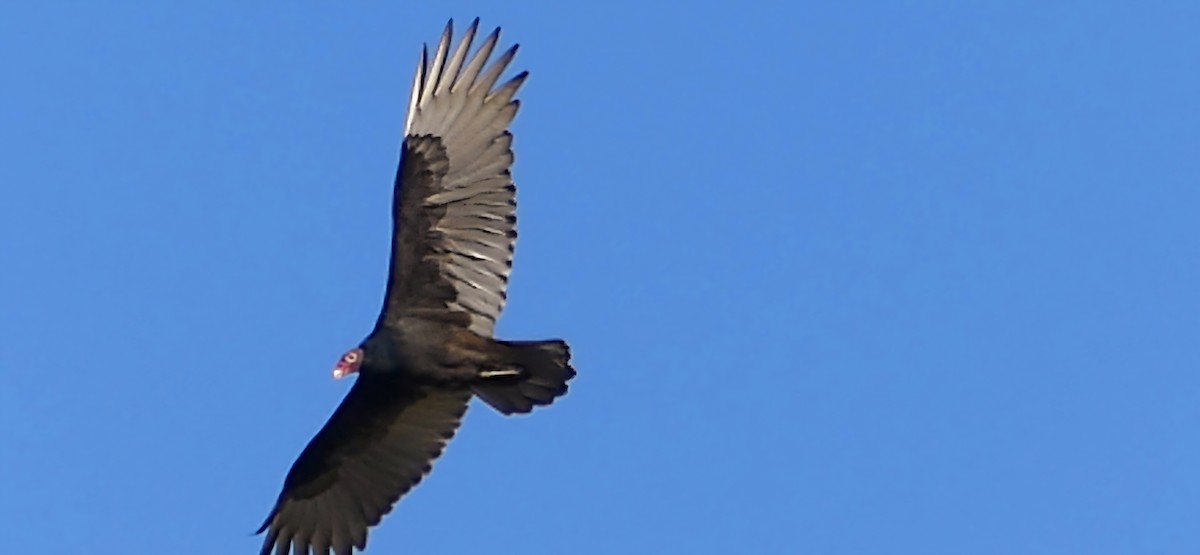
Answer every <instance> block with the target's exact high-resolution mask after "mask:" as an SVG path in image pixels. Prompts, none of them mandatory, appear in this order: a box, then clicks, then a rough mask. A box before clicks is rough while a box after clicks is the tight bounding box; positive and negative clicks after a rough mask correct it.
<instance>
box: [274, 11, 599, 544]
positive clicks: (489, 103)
mask: <svg viewBox="0 0 1200 555" xmlns="http://www.w3.org/2000/svg"><path fill="white" fill-rule="evenodd" d="M478 24H479V20H478V19H476V20H475V22H474V23H473V24H472V25H471V27H470V28H469V29H468V30H467V32H466V35H465V36H464V38H463V39H462V41H461V42H460V43H459V44H458V46H457V48H456V49H455V50H454V52H453V53H451V52H450V47H451V35H452V25H451V24H447V25H446V30H445V32H444V33H443V34H442V39H441V41H440V42H439V44H438V47H437V50H436V52H434V55H433V58H432V60H430V58H429V55H428V52H427V51H423V52H422V55H421V59H420V63H419V65H418V67H417V74H416V78H415V79H414V83H413V91H412V97H411V100H410V101H409V107H408V116H407V118H406V119H405V132H404V135H405V138H404V144H403V147H402V148H401V155H400V167H399V169H398V170H397V173H396V184H395V192H394V201H393V206H392V218H393V224H394V225H393V235H392V253H391V265H390V271H389V277H388V282H387V293H386V298H385V299H384V304H383V309H382V311H381V312H380V315H379V319H378V320H377V321H376V324H375V328H374V329H373V330H372V332H371V333H370V334H369V335H368V336H367V337H366V339H364V340H363V341H362V343H361V344H359V346H358V347H356V348H354V349H351V350H350V351H349V352H347V353H346V355H345V356H343V357H342V359H341V360H340V361H339V362H338V364H337V366H336V368H335V370H334V376H335V377H342V376H345V375H348V374H352V373H357V374H359V377H358V378H357V381H356V382H355V384H354V386H353V387H351V389H350V393H349V394H347V395H346V398H345V399H344V400H343V401H342V403H341V405H340V406H338V408H337V410H336V411H335V412H334V413H333V416H332V417H330V419H329V421H328V422H327V423H326V424H325V426H324V427H323V428H321V431H320V432H318V433H317V435H316V437H314V438H313V439H312V441H311V442H309V444H308V446H307V447H305V448H304V451H303V452H302V453H301V454H300V457H299V458H298V459H297V460H296V462H295V464H294V465H292V469H291V470H290V471H289V472H288V475H287V478H286V479H285V480H284V484H283V491H282V492H281V493H280V494H279V499H278V501H277V502H276V503H275V507H274V508H273V509H272V510H271V513H270V515H269V516H268V517H267V519H266V522H264V523H263V525H262V528H260V529H259V532H260V533H262V532H266V539H265V540H264V542H263V548H262V553H263V554H264V555H265V554H267V553H270V552H272V550H273V551H274V552H275V553H276V554H284V553H287V552H288V551H289V550H292V551H293V552H294V553H309V552H310V551H311V552H312V553H316V554H327V553H329V552H330V551H331V550H332V551H333V552H334V553H337V554H339V555H341V554H348V553H350V552H351V550H352V547H357V548H358V549H359V550H362V549H365V548H366V542H367V529H368V528H369V527H370V526H373V525H375V524H378V523H379V520H380V519H381V518H382V517H383V515H385V514H387V513H388V512H389V511H391V509H392V507H393V506H394V505H395V503H396V501H397V500H399V499H400V497H401V496H403V495H404V494H405V493H406V492H408V491H409V490H410V489H412V487H413V486H415V485H416V484H417V483H418V482H420V481H421V479H422V478H423V477H424V476H425V475H426V474H427V473H428V472H429V470H430V465H431V464H432V463H433V461H434V460H435V459H437V457H438V456H440V455H441V453H442V450H443V449H444V448H445V446H446V443H447V442H448V441H449V440H450V438H452V437H453V436H454V433H455V432H456V431H457V430H458V426H459V423H460V422H461V420H462V416H463V414H464V413H465V412H466V409H467V403H468V401H469V400H470V398H471V396H472V395H473V394H474V395H478V396H479V397H480V398H481V399H482V400H483V401H484V402H486V403H488V404H489V405H491V406H492V407H493V408H495V409H496V410H498V411H500V412H501V413H503V414H514V413H525V412H529V411H530V410H532V409H533V407H535V406H541V405H548V404H550V403H551V402H553V401H554V399H555V398H557V397H559V396H561V395H563V394H564V393H566V391H567V381H568V380H570V379H571V378H572V377H574V375H575V370H574V369H573V368H572V367H571V365H570V362H569V361H570V351H569V349H568V347H567V344H566V343H565V342H563V341H560V340H550V341H501V340H497V339H494V338H493V337H492V329H493V327H494V326H495V322H496V318H498V317H499V315H500V311H501V310H502V309H503V307H504V301H505V295H506V293H505V291H506V288H507V284H508V276H509V273H510V272H511V269H512V255H513V247H514V244H515V242H516V236H517V233H516V200H515V192H516V188H515V187H514V185H513V180H512V176H511V174H510V168H511V166H512V162H513V154H512V134H511V133H509V131H508V126H509V124H510V123H511V122H512V120H513V117H514V116H515V115H516V112H517V106H518V103H517V101H516V100H514V99H513V97H514V95H515V94H516V92H517V89H518V88H520V86H521V84H522V83H523V82H524V81H525V77H526V75H527V74H526V73H524V72H522V73H520V74H518V75H517V76H516V77H513V78H512V79H510V80H508V81H506V82H504V83H503V84H502V85H500V86H498V87H497V86H496V83H497V82H498V79H499V77H500V74H501V73H502V72H503V71H504V70H505V68H507V67H508V64H509V63H510V62H511V61H512V58H513V55H514V54H515V53H516V50H517V47H516V46H513V47H512V48H510V49H508V50H507V51H505V52H503V53H502V54H500V56H499V57H498V58H497V59H496V60H495V61H494V62H493V63H492V64H491V65H490V66H487V67H486V69H485V65H486V62H487V60H488V58H489V57H490V56H491V54H492V51H493V50H494V49H495V46H496V42H497V41H498V39H499V34H500V30H499V29H496V30H495V31H493V32H492V33H491V34H490V35H488V36H487V37H486V38H485V39H484V41H483V44H482V45H481V46H480V47H479V50H478V51H477V52H476V53H475V54H474V55H473V56H471V57H469V58H468V53H469V52H468V51H469V50H470V46H471V43H472V41H473V40H474V37H475V33H476V30H477V29H478Z"/></svg>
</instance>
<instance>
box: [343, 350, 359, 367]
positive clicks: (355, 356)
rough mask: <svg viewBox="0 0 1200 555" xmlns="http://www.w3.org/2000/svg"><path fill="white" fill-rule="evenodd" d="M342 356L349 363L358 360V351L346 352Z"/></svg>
mask: <svg viewBox="0 0 1200 555" xmlns="http://www.w3.org/2000/svg"><path fill="white" fill-rule="evenodd" d="M344 358H345V359H346V362H349V363H351V364H353V363H355V362H358V351H353V352H349V353H346V356H345V357H344Z"/></svg>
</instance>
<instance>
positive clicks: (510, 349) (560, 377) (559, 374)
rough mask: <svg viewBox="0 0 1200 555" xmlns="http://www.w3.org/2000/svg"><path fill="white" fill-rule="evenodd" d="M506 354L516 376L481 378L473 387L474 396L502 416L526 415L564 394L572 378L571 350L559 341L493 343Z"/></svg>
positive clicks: (507, 361)
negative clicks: (536, 407)
mask: <svg viewBox="0 0 1200 555" xmlns="http://www.w3.org/2000/svg"><path fill="white" fill-rule="evenodd" d="M496 344H497V345H498V346H500V347H501V348H502V349H503V351H505V354H506V356H505V357H504V358H505V359H506V363H507V364H509V365H511V366H512V367H514V368H515V369H517V370H519V371H518V372H516V373H515V374H511V375H501V376H496V377H488V378H482V379H480V381H479V382H477V383H475V384H474V385H472V387H471V389H473V390H474V391H475V394H476V395H478V396H479V398H480V399H483V400H484V402H486V403H487V404H489V405H491V406H492V408H494V409H496V410H497V411H500V412H501V413H503V414H516V413H526V412H529V411H531V410H533V407H535V406H544V405H549V404H550V403H552V402H554V399H556V398H558V397H561V396H562V395H563V394H565V393H566V392H567V381H568V380H570V379H571V378H573V377H575V369H574V368H571V364H570V360H571V349H570V347H568V346H567V343H566V342H565V341H562V340H558V339H555V340H551V341H496Z"/></svg>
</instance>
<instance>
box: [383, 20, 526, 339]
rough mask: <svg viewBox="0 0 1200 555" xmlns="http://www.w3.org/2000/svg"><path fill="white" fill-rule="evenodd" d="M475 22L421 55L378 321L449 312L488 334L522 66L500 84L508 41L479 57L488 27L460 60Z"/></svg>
mask: <svg viewBox="0 0 1200 555" xmlns="http://www.w3.org/2000/svg"><path fill="white" fill-rule="evenodd" d="M478 26H479V20H478V19H476V20H475V22H474V23H472V24H471V27H470V28H469V29H467V32H466V35H465V36H464V37H463V39H462V41H460V42H459V43H458V46H457V47H456V48H455V50H454V52H453V53H451V52H450V47H451V35H452V25H451V24H447V25H446V30H445V32H444V33H442V40H441V42H440V43H439V44H438V47H437V50H436V51H435V52H434V55H433V59H432V60H430V58H429V53H428V51H427V50H423V51H422V53H421V59H420V63H419V65H418V66H417V73H416V78H415V79H414V81H413V90H412V97H411V99H410V100H409V106H408V116H407V118H406V120H405V125H404V135H405V138H404V145H403V147H402V150H401V155H400V168H399V170H398V171H397V172H396V186H395V193H394V197H393V207H392V218H393V226H394V227H393V235H392V259H391V268H390V272H389V276H388V285H387V296H386V299H385V300H384V305H383V311H382V313H381V314H380V316H379V322H378V323H377V325H378V324H383V323H388V322H394V321H395V320H397V319H398V318H399V317H400V316H401V315H403V314H405V313H406V312H410V311H413V310H422V309H434V310H447V309H448V310H450V311H452V312H455V313H461V314H462V315H463V320H464V323H465V324H466V325H467V326H468V327H469V328H470V329H471V330H472V331H474V332H476V333H478V334H480V335H484V336H490V335H491V334H492V328H493V327H494V325H495V322H496V318H498V317H499V316H500V310H501V309H502V308H503V307H504V301H505V297H506V289H507V287H508V276H509V273H510V272H511V271H512V256H513V247H514V245H515V243H516V237H517V231H516V222H517V220H516V207H517V205H516V196H515V193H516V187H515V186H514V185H513V180H512V174H511V173H510V168H511V167H512V163H513V152H512V133H510V132H509V131H508V126H509V124H510V123H512V120H513V118H514V117H515V116H516V113H517V107H518V102H517V101H516V100H514V99H513V96H514V95H515V94H516V92H517V89H518V88H519V87H520V86H521V84H522V83H524V81H525V77H526V76H527V73H526V72H522V73H520V74H518V75H517V76H516V77H513V78H512V79H510V80H509V81H506V82H505V83H504V84H503V85H500V86H499V87H497V86H496V83H497V81H498V80H499V78H500V74H501V73H503V72H504V70H505V68H507V67H508V64H509V63H510V62H511V61H512V59H513V56H514V55H515V54H516V51H517V46H516V45H514V46H513V47H512V48H510V49H508V50H507V51H505V52H504V53H503V54H501V55H500V56H499V57H498V58H497V59H496V60H495V61H494V62H493V63H492V64H491V65H490V66H488V67H487V68H486V69H485V67H484V66H485V64H486V62H487V60H488V58H489V57H491V54H492V51H493V50H494V49H495V47H496V42H497V41H498V40H499V38H500V29H499V28H497V29H496V30H495V31H493V32H492V33H491V34H490V35H488V36H487V38H485V39H484V41H483V44H482V45H481V46H480V47H479V50H478V51H477V52H475V54H474V55H473V56H472V57H470V59H468V57H467V54H468V51H469V50H470V48H471V42H472V41H473V39H474V37H475V32H476V30H477V28H478Z"/></svg>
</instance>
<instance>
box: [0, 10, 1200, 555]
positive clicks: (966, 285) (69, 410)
mask: <svg viewBox="0 0 1200 555" xmlns="http://www.w3.org/2000/svg"><path fill="white" fill-rule="evenodd" d="M106 4H107V3H103V2H95V3H88V4H84V3H43V4H36V5H35V4H29V3H24V5H23V6H21V7H16V6H13V5H6V6H5V7H3V8H0V76H2V79H3V86H2V91H3V97H2V98H3V102H0V149H2V150H0V152H2V156H3V160H4V161H3V163H2V164H0V187H2V190H3V193H2V195H0V264H3V271H0V361H2V362H0V365H2V367H3V385H2V386H0V422H2V424H0V446H2V447H0V476H3V477H4V478H3V486H2V488H3V494H0V522H3V523H4V526H3V528H4V530H5V534H4V549H5V551H7V552H12V553H30V552H38V553H71V552H76V551H87V552H92V553H135V552H136V553H174V554H189V555H190V554H196V555H209V554H214V553H252V552H254V551H255V550H256V549H257V548H258V545H259V542H260V538H257V537H251V536H250V535H249V532H251V531H252V530H253V529H255V528H256V527H257V526H258V524H259V523H260V522H261V520H262V518H263V517H265V516H266V513H267V511H268V509H269V508H270V506H271V503H272V502H273V500H274V498H275V496H276V494H277V493H278V491H279V487H280V485H281V482H282V479H283V476H284V474H285V472H286V471H287V469H288V467H289V465H291V463H292V461H293V460H294V458H295V456H296V455H297V454H298V453H299V451H300V449H301V448H302V447H303V446H304V444H305V443H306V442H307V441H308V440H309V438H310V437H312V435H313V434H314V433H315V432H316V430H317V429H318V428H319V427H320V426H321V424H322V423H324V421H325V419H326V418H327V417H328V415H329V414H330V412H331V411H332V410H333V408H334V407H335V406H336V404H337V403H338V401H339V400H340V399H341V397H342V395H343V394H344V393H345V391H346V389H347V388H348V387H349V386H350V383H348V382H333V381H331V380H330V377H329V372H330V369H331V367H332V364H333V362H334V361H335V359H336V358H337V357H338V356H339V355H340V354H341V353H342V352H343V351H344V350H345V349H346V348H347V347H349V346H352V345H354V344H356V343H357V341H359V340H360V339H361V337H362V336H363V335H364V334H365V333H366V332H368V331H369V328H370V326H371V325H372V324H373V322H374V319H375V315H376V314H377V311H378V308H379V305H380V301H381V296H382V291H383V286H384V277H385V265H386V263H387V255H386V250H387V245H388V241H389V237H388V232H389V226H390V223H389V202H390V195H391V189H390V187H391V179H392V175H393V171H394V165H395V163H396V152H397V146H398V141H399V132H400V126H401V124H402V122H403V116H404V109H405V107H406V101H407V100H406V99H407V95H408V87H409V84H410V80H411V78H412V67H413V64H414V62H415V60H416V58H417V52H418V49H419V47H420V45H421V43H423V42H426V41H433V40H435V39H436V38H437V36H438V34H439V32H440V31H441V28H442V25H443V24H444V23H445V20H446V18H448V17H451V16H453V17H455V18H456V19H457V20H458V21H459V22H460V23H461V24H465V23H466V22H467V21H469V20H470V18H472V17H474V16H476V15H479V16H482V17H483V24H484V26H485V27H488V28H490V27H491V26H495V25H500V26H503V27H504V29H505V34H504V38H505V39H507V40H508V41H517V42H520V43H521V44H522V51H521V54H520V55H519V57H518V59H517V63H516V65H515V69H528V70H530V71H531V73H532V77H531V79H530V80H529V82H528V83H527V85H526V87H525V88H524V89H523V91H522V94H521V98H522V101H523V107H522V111H521V114H520V116H519V117H518V118H517V123H516V126H515V129H514V131H515V133H516V152H517V165H516V169H515V175H516V178H517V184H518V187H519V194H518V196H519V200H520V212H519V214H520V218H521V219H520V229H521V233H522V235H521V239H520V241H519V242H518V248H517V259H516V266H515V273H514V275H513V281H512V288H511V290H510V293H511V294H510V297H509V305H508V309H507V311H506V313H505V315H504V318H503V319H502V320H501V321H500V325H499V327H498V332H499V333H500V335H501V336H503V337H507V338H542V337H565V338H566V339H568V340H570V341H571V343H572V345H573V348H574V353H575V361H576V367H577V368H578V370H579V377H578V378H577V379H576V381H575V382H574V385H573V388H572V391H571V393H570V394H569V395H568V396H567V397H566V398H565V399H564V400H562V401H560V402H559V403H557V404H555V405H554V407H552V408H550V409H548V410H542V411H538V412H537V413H535V414H534V415H532V416H530V417H525V418H512V419H505V418H502V417H499V416H497V415H496V414H494V413H492V412H490V411H489V410H488V409H487V408H486V407H485V406H482V405H480V404H474V405H473V407H472V410H471V411H470V412H469V413H468V416H467V418H466V422H465V425H464V428H463V430H462V432H461V433H460V434H459V436H458V437H457V438H456V440H455V441H454V442H453V443H452V444H451V445H450V447H449V449H448V450H447V452H446V455H445V456H444V457H443V458H442V459H441V460H440V461H439V462H438V464H437V465H436V466H435V469H434V472H433V474H432V475H431V476H430V477H429V478H428V479H427V480H426V482H425V483H423V484H422V485H421V486H420V487H418V488H417V489H416V490H415V491H414V492H413V493H412V494H411V495H409V496H408V497H406V498H405V499H404V500H403V501H402V502H401V503H400V505H399V506H398V508H397V510H396V511H395V512H394V513H392V515H391V516H389V517H388V518H387V519H386V520H385V521H384V524H383V526H381V527H379V528H377V529H375V530H374V532H373V533H372V536H371V548H372V549H371V550H369V552H370V553H375V554H385V553H396V554H401V553H431V554H443V553H444V554H455V553H473V552H474V553H481V552H488V553H518V552H520V553H545V554H560V553H579V554H612V553H714V554H716V553H720V554H725V553H779V554H793V553H814V554H816V553H819V554H863V553H880V554H885V553H913V554H948V555H949V554H964V553H970V554H997V555H1001V554H1003V555H1009V554H1015V553H1020V554H1035V553H1036V554H1063V553H1089V554H1109V553H1163V554H1175V553H1179V554H1194V553H1200V527H1198V526H1197V522H1198V518H1200V509H1198V507H1200V503H1198V502H1200V432H1198V431H1197V430H1198V423H1200V223H1198V217H1200V65H1198V64H1197V60H1198V59H1200V58H1197V52H1200V33H1197V29H1198V28H1200V7H1198V5H1197V4H1196V3H1194V2H1176V3H1170V2H1162V3H1140V4H1136V7H1128V6H1132V5H1135V3H1132V2H1129V3H1120V4H1125V5H1126V7H1122V6H1120V5H1118V4H1117V3H1106V2H1060V3H1045V2H971V3H953V2H943V3H932V2H930V3H926V2H886V3H883V2H876V3H848V2H826V3H822V4H823V5H812V4H804V3H793V2H778V3H774V4H769V3H760V4H756V3H752V2H738V3H693V4H692V5H691V7H690V8H689V9H686V10H684V9H664V8H660V7H656V5H655V4H654V3H652V2H645V1H638V2H627V1H612V2H592V3H589V4H590V5H589V6H586V7H583V6H580V5H578V3H566V2H560V3H546V2H542V3H536V6H537V7H533V6H534V5H535V3H529V6H528V7H517V6H513V5H512V2H450V3H446V2H437V3H424V4H422V3H417V5H414V3H413V2H388V3H386V4H387V5H384V4H385V3H384V2H369V3H368V2H323V3H320V5H313V4H314V3H303V4H296V3H294V2H293V3H284V2H274V3H270V5H265V6H264V5H249V6H248V5H246V3H244V2H205V3H199V2H197V3H192V4H191V5H184V4H183V3H174V4H169V5H168V4H166V3H155V4H154V5H142V4H145V3H142V4H135V3H119V4H118V3H113V4H112V5H106Z"/></svg>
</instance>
